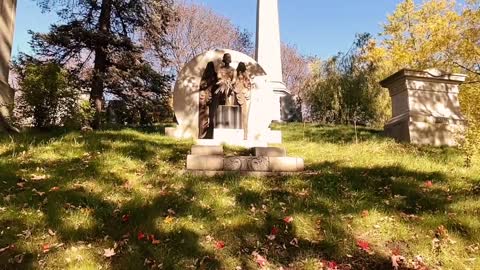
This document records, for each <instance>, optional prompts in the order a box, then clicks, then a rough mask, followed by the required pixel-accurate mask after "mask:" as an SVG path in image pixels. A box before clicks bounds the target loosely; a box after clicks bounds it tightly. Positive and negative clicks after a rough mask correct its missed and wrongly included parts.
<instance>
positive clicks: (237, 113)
mask: <svg viewBox="0 0 480 270" xmlns="http://www.w3.org/2000/svg"><path fill="white" fill-rule="evenodd" d="M215 128H217V129H241V128H242V110H241V108H240V106H228V105H220V106H218V109H217V113H216V114H215Z"/></svg>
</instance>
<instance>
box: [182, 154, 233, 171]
mask: <svg viewBox="0 0 480 270" xmlns="http://www.w3.org/2000/svg"><path fill="white" fill-rule="evenodd" d="M223 160H224V157H223V156H195V155H188V156H187V170H192V171H222V170H223V167H224V165H223Z"/></svg>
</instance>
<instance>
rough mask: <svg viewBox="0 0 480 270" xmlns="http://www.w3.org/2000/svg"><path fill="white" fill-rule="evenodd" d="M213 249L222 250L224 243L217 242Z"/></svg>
mask: <svg viewBox="0 0 480 270" xmlns="http://www.w3.org/2000/svg"><path fill="white" fill-rule="evenodd" d="M215 248H216V249H223V248H225V242H223V241H217V242H216V243H215Z"/></svg>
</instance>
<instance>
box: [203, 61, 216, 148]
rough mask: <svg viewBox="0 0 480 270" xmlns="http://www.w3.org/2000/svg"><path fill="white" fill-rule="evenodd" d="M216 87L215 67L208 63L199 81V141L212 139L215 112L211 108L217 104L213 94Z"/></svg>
mask: <svg viewBox="0 0 480 270" xmlns="http://www.w3.org/2000/svg"><path fill="white" fill-rule="evenodd" d="M216 85H217V73H216V72H215V65H214V64H213V62H209V63H208V64H207V67H206V68H205V72H204V73H203V76H202V80H201V81H200V95H199V96H200V100H199V118H198V119H199V121H198V127H199V134H198V138H200V139H209V138H213V126H214V123H213V121H214V119H215V117H214V114H215V110H214V109H213V108H212V107H214V106H215V104H216V103H217V99H216V98H215V97H214V95H213V93H214V92H215V88H216Z"/></svg>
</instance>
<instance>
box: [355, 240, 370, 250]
mask: <svg viewBox="0 0 480 270" xmlns="http://www.w3.org/2000/svg"><path fill="white" fill-rule="evenodd" d="M357 245H358V246H359V247H360V248H361V249H362V250H364V251H366V252H370V244H369V243H368V242H367V241H364V240H358V241H357Z"/></svg>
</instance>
